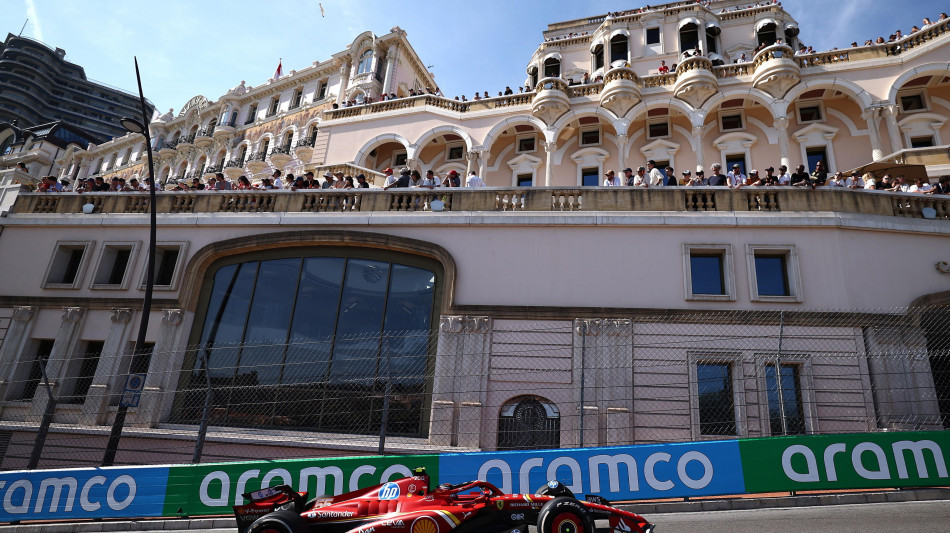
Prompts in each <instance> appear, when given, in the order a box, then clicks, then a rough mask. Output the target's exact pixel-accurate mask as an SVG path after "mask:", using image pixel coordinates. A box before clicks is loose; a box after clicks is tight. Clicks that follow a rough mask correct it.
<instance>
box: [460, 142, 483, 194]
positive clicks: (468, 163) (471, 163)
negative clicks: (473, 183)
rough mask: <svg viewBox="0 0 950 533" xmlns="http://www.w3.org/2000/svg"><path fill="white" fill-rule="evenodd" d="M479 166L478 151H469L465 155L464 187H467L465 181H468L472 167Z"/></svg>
mask: <svg viewBox="0 0 950 533" xmlns="http://www.w3.org/2000/svg"><path fill="white" fill-rule="evenodd" d="M477 166H478V151H476V150H469V151H468V152H466V153H465V176H463V177H462V186H464V185H465V180H466V179H468V175H469V173H470V172H471V171H472V167H477ZM479 177H481V176H479Z"/></svg>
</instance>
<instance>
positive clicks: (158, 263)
mask: <svg viewBox="0 0 950 533" xmlns="http://www.w3.org/2000/svg"><path fill="white" fill-rule="evenodd" d="M179 251H180V249H179V248H164V249H161V250H156V251H155V285H171V284H172V279H173V278H174V276H175V267H176V266H177V265H178V255H179Z"/></svg>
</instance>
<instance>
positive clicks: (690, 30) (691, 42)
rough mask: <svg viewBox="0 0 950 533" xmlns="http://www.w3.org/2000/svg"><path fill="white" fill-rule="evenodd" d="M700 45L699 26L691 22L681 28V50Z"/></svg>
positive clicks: (692, 48)
mask: <svg viewBox="0 0 950 533" xmlns="http://www.w3.org/2000/svg"><path fill="white" fill-rule="evenodd" d="M698 47H699V27H698V26H697V25H696V24H693V23H692V22H690V23H689V24H684V25H683V27H681V28H680V52H686V51H689V50H694V49H696V48H698Z"/></svg>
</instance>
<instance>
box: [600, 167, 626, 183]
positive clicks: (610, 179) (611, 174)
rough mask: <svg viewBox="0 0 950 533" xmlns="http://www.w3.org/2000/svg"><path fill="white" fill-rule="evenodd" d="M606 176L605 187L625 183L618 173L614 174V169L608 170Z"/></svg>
mask: <svg viewBox="0 0 950 533" xmlns="http://www.w3.org/2000/svg"><path fill="white" fill-rule="evenodd" d="M604 176H605V177H604V187H620V186H621V185H623V184H622V183H621V182H620V178H618V177H617V176H616V175H614V171H613V170H608V171H607V173H606V174H604Z"/></svg>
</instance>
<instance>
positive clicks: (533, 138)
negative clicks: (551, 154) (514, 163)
mask: <svg viewBox="0 0 950 533" xmlns="http://www.w3.org/2000/svg"><path fill="white" fill-rule="evenodd" d="M529 139H530V140H531V143H532V145H531V146H532V148H531V149H530V150H522V149H521V142H522V141H525V140H529ZM537 151H538V136H537V134H535V133H526V134H521V135H518V136H516V137H515V153H516V154H531V153H534V152H537Z"/></svg>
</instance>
